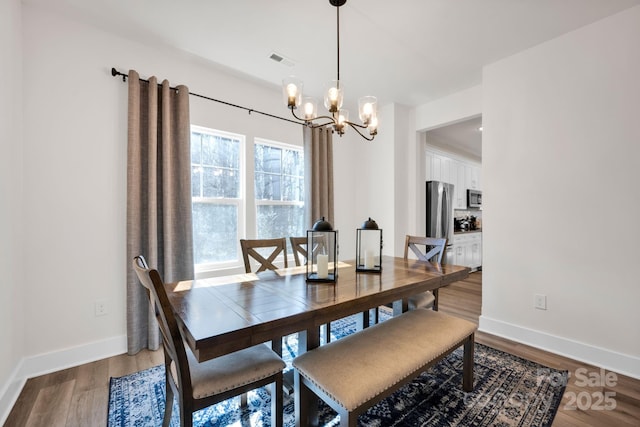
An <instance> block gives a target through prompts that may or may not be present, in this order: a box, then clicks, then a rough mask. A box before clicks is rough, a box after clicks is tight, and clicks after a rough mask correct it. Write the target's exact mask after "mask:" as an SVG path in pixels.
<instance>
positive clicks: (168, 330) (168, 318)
mask: <svg viewBox="0 0 640 427" xmlns="http://www.w3.org/2000/svg"><path fill="white" fill-rule="evenodd" d="M133 268H134V270H135V272H136V275H137V276H138V279H139V280H140V283H142V286H144V287H145V288H146V289H147V290H148V295H149V299H150V302H151V303H152V304H151V307H152V309H153V306H154V305H155V307H156V308H157V309H155V314H156V320H157V321H158V325H159V326H160V332H161V334H162V346H163V347H164V355H165V368H166V369H169V368H170V366H171V361H173V362H174V363H175V370H176V374H177V378H175V379H174V380H175V382H176V385H177V386H178V390H180V392H181V393H185V394H187V395H189V393H192V385H191V374H190V372H189V362H188V360H187V353H186V349H185V347H184V341H183V339H182V335H181V333H180V329H179V327H178V322H177V321H176V317H175V314H174V313H173V308H172V307H171V303H170V302H169V297H168V295H167V290H166V289H165V287H164V283H163V281H162V278H161V277H160V273H158V271H157V270H154V269H151V268H149V267H148V265H147V262H146V260H145V259H144V257H143V256H142V255H138V256H136V257H135V258H134V259H133ZM167 372H169V371H167Z"/></svg>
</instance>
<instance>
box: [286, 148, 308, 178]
mask: <svg viewBox="0 0 640 427" xmlns="http://www.w3.org/2000/svg"><path fill="white" fill-rule="evenodd" d="M303 162H304V160H303V157H302V152H300V151H293V150H285V151H284V153H283V155H282V173H284V174H286V175H295V176H303V175H304V163H303Z"/></svg>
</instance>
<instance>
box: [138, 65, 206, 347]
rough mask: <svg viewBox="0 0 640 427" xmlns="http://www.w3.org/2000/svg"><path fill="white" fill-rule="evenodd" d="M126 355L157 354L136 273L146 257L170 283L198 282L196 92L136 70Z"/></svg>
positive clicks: (151, 311) (151, 315) (149, 310)
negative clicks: (192, 114)
mask: <svg viewBox="0 0 640 427" xmlns="http://www.w3.org/2000/svg"><path fill="white" fill-rule="evenodd" d="M128 81H129V113H128V149H127V263H126V266H127V351H128V353H129V354H135V353H137V352H139V351H140V350H141V349H143V348H149V349H152V350H155V349H157V348H158V347H159V345H160V334H159V330H158V325H157V324H156V319H155V308H154V307H150V305H149V299H148V297H147V294H146V291H145V289H144V288H143V286H142V285H141V284H140V283H139V281H138V278H137V277H136V274H135V272H134V270H133V267H132V262H133V257H135V256H136V255H143V256H144V257H145V258H146V260H147V263H148V264H149V267H151V268H156V269H158V271H159V272H160V274H161V276H162V277H163V279H164V281H165V282H173V281H178V280H190V279H193V277H194V267H193V229H192V219H191V148H190V133H191V131H190V123H189V89H188V88H187V87H186V86H178V87H177V89H171V87H170V85H169V82H168V81H166V80H165V81H163V82H162V85H158V81H157V79H156V78H155V77H151V78H150V79H149V82H144V81H140V76H139V75H138V73H137V72H136V71H134V70H130V71H129V77H128Z"/></svg>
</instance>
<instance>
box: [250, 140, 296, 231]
mask: <svg viewBox="0 0 640 427" xmlns="http://www.w3.org/2000/svg"><path fill="white" fill-rule="evenodd" d="M254 160H255V162H254V163H255V168H254V169H255V199H256V230H257V237H258V238H259V239H268V238H273V237H282V236H284V237H288V236H303V235H304V158H303V153H302V149H300V148H297V147H293V146H289V145H283V144H278V143H275V142H272V141H266V140H256V143H255V159H254Z"/></svg>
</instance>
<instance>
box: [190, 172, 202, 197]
mask: <svg viewBox="0 0 640 427" xmlns="http://www.w3.org/2000/svg"><path fill="white" fill-rule="evenodd" d="M201 187H202V168H201V167H200V166H191V197H201V196H202V194H200V189H201Z"/></svg>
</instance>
